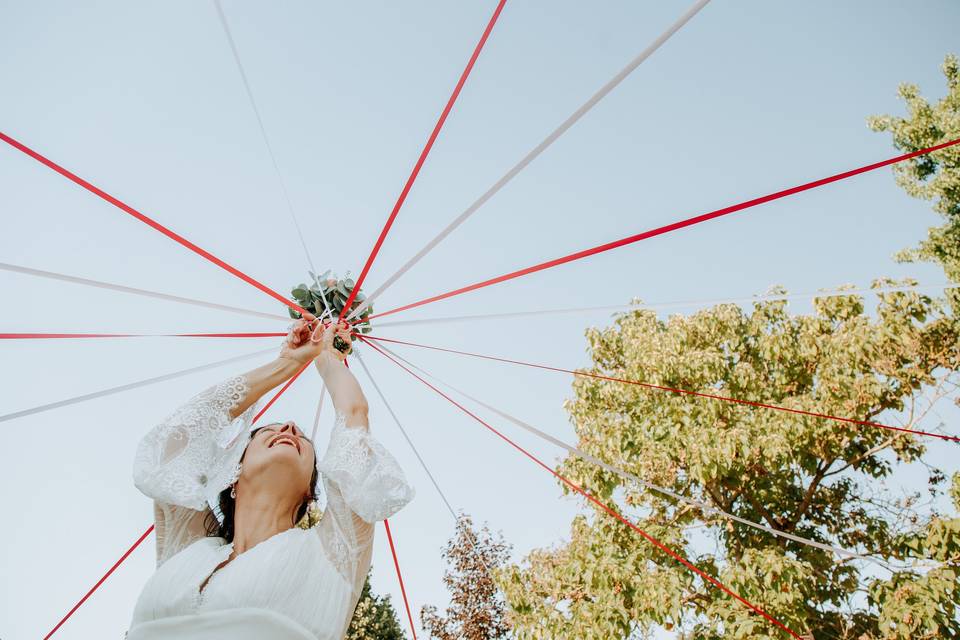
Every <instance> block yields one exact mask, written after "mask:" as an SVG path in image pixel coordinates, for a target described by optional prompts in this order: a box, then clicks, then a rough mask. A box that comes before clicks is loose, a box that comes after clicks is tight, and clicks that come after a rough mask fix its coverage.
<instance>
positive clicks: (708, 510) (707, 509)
mask: <svg viewBox="0 0 960 640" xmlns="http://www.w3.org/2000/svg"><path fill="white" fill-rule="evenodd" d="M377 347H378V348H379V349H382V350H383V351H385V352H386V353H389V354H390V355H391V356H393V357H394V358H396V359H398V360H400V361H402V362H404V363H405V364H407V365H408V366H410V367H411V368H413V369H415V370H417V371H419V372H420V373H422V374H423V375H425V376H427V377H428V378H430V379H432V380H435V381H436V382H438V383H440V384H442V385H443V386H445V387H447V388H448V389H450V390H452V391H454V392H455V393H457V394H459V395H461V396H463V397H464V398H467V399H468V400H470V401H471V402H474V403H476V404H478V405H480V406H482V407H484V408H486V409H487V410H489V411H492V412H494V413H496V414H497V415H499V416H500V417H502V418H504V419H505V420H508V421H510V422H512V423H513V424H515V425H516V426H518V427H520V428H521V429H523V430H525V431H527V432H528V433H531V434H533V435H535V436H537V437H538V438H541V439H543V440H546V441H547V442H549V443H551V444H554V445H556V446H558V447H560V448H561V449H564V450H566V451H567V452H569V453H571V454H573V455H575V456H577V457H579V458H581V459H583V460H586V461H588V462H591V463H593V464H595V465H597V466H599V467H601V468H603V469H605V470H607V471H609V472H611V473H615V474H617V475H618V476H620V477H621V478H623V479H625V480H627V481H629V482H633V483H636V484H638V485H640V486H642V487H645V488H646V489H649V490H651V491H655V492H657V493H660V494H662V495H666V496H669V497H671V498H673V499H674V500H677V501H679V502H683V503H685V504H688V505H690V506H693V507H697V508H698V509H701V510H702V511H703V512H704V513H705V514H707V515H719V516H723V517H725V518H728V519H730V520H733V521H735V522H739V523H740V524H743V525H746V526H748V527H752V528H754V529H758V530H760V531H765V532H766V533H770V534H772V535H775V536H778V537H782V538H787V539H788V540H793V541H794V542H798V543H800V544H804V545H807V546H810V547H815V548H817V549H821V550H823V551H830V552H832V553H835V554H837V555H838V556H841V557H847V558H856V559H858V560H866V561H869V562H872V563H874V564H877V565H879V566H881V567H883V568H884V569H887V570H891V571H892V569H891V567H890V565H889V564H888V563H886V562H885V561H884V560H882V559H880V558H876V557H874V556H870V555H864V554H860V553H857V552H855V551H850V550H848V549H844V548H842V547H834V546H832V545H828V544H824V543H822V542H817V541H816V540H810V539H809V538H804V537H802V536H797V535H793V534H791V533H787V532H785V531H780V530H779V529H774V528H773V527H768V526H766V525H764V524H760V523H758V522H753V521H752V520H747V519H745V518H741V517H740V516H737V515H734V514H732V513H728V512H726V511H723V510H722V509H718V508H717V507H715V506H713V505H710V504H707V503H704V502H700V501H698V500H694V499H692V498H688V497H686V496H684V495H681V494H679V493H676V492H674V491H671V490H670V489H667V488H665V487H661V486H658V485H655V484H653V483H650V482H647V481H646V480H644V479H642V478H640V477H638V476H636V475H634V474H632V473H628V472H627V471H623V470H622V469H618V468H617V467H614V466H613V465H610V464H607V463H606V462H604V461H603V460H600V459H599V458H597V457H595V456H592V455H590V454H589V453H587V452H585V451H583V450H581V449H579V448H577V447H574V446H572V445H569V444H567V443H565V442H563V441H562V440H558V439H557V438H554V437H553V436H551V435H549V434H547V433H545V432H543V431H541V430H540V429H537V428H536V427H534V426H532V425H530V424H527V423H526V422H523V421H522V420H520V419H519V418H515V417H513V416H512V415H510V414H508V413H506V412H505V411H502V410H500V409H497V408H495V407H493V406H491V405H489V404H487V403H485V402H483V401H482V400H478V399H476V398H474V397H473V396H471V395H469V394H468V393H466V392H464V391H461V390H460V389H458V388H456V387H454V386H453V385H451V384H449V383H447V382H445V381H443V380H441V379H440V378H438V377H437V376H435V375H433V374H431V373H428V372H427V371H424V370H423V369H421V368H420V367H418V366H417V365H415V364H413V363H412V362H410V361H409V360H407V359H406V358H404V357H403V356H400V355H398V354H397V353H395V352H394V351H392V350H390V349H388V348H387V347H385V346H383V345H382V344H378V345H377Z"/></svg>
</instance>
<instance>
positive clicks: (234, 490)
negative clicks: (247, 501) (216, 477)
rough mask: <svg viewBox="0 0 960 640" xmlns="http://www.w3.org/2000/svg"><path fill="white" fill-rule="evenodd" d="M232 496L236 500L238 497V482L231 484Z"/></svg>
mask: <svg viewBox="0 0 960 640" xmlns="http://www.w3.org/2000/svg"><path fill="white" fill-rule="evenodd" d="M230 497H231V498H233V499H234V500H236V499H237V484H236V483H233V484H232V485H230Z"/></svg>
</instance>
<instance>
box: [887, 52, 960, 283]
mask: <svg viewBox="0 0 960 640" xmlns="http://www.w3.org/2000/svg"><path fill="white" fill-rule="evenodd" d="M942 69H943V75H944V76H945V77H946V80H947V95H946V96H945V97H944V98H943V99H942V100H940V101H939V102H937V103H936V104H930V102H928V101H927V100H925V99H924V98H923V96H921V95H920V89H919V87H917V86H916V85H913V84H903V85H901V86H900V89H899V94H900V97H901V98H903V100H904V102H905V103H906V106H907V117H905V118H901V117H897V116H889V115H886V116H874V117H873V118H870V120H869V124H870V126H871V127H872V128H873V129H874V130H875V131H889V132H890V133H891V134H892V135H893V144H894V145H895V146H896V147H897V148H898V149H901V150H902V151H904V152H906V153H909V152H913V151H917V150H918V149H924V148H927V147H932V146H934V145H937V144H940V143H942V142H947V141H950V140H956V139H958V138H960V60H958V59H957V56H955V55H948V56H947V57H946V60H944V62H943V67H942ZM894 172H895V174H896V177H897V182H898V184H900V186H901V187H903V189H904V190H905V191H906V192H907V193H908V194H910V195H911V196H914V197H916V198H922V199H924V200H932V201H933V202H934V205H933V208H934V210H935V211H936V212H937V213H939V214H940V215H942V216H943V218H944V220H945V223H944V224H943V225H941V226H939V227H933V228H931V229H930V230H929V233H928V235H927V239H926V240H925V241H923V242H922V243H921V244H920V246H919V247H917V248H915V249H912V250H908V251H904V252H902V253H901V254H900V259H901V260H905V261H912V260H930V261H934V262H938V263H940V265H941V266H942V267H943V269H944V272H945V273H946V274H947V277H949V278H950V279H951V280H953V281H954V282H960V146H954V147H948V148H946V149H941V150H940V151H935V152H934V153H931V154H929V155H926V156H923V157H920V158H915V159H913V160H911V161H909V162H904V163H901V164H899V165H897V166H896V167H895V168H894ZM955 300H956V298H955Z"/></svg>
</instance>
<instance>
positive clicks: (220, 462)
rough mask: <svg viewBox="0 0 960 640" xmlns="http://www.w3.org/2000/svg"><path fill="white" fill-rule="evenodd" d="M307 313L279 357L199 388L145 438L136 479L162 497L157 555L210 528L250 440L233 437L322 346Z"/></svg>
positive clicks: (164, 555) (145, 490) (158, 511)
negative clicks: (206, 521) (214, 503)
mask: <svg viewBox="0 0 960 640" xmlns="http://www.w3.org/2000/svg"><path fill="white" fill-rule="evenodd" d="M309 338H310V329H309V326H308V323H307V322H305V321H300V322H297V323H295V324H294V325H293V327H292V328H291V330H290V333H289V334H288V335H287V339H286V340H285V341H284V345H283V347H282V349H281V350H280V354H279V355H278V356H277V358H275V359H274V360H273V361H272V362H270V363H268V364H265V365H263V366H261V367H257V368H256V369H253V370H251V371H248V372H246V373H244V374H241V375H239V376H235V377H233V378H229V379H228V380H225V381H223V382H221V383H220V384H218V385H215V386H213V387H210V388H208V389H206V390H204V391H202V392H201V393H199V394H197V395H196V396H194V397H193V398H191V399H190V400H189V401H187V402H186V403H185V404H183V405H181V406H180V407H179V408H178V409H177V410H176V411H174V412H173V413H172V414H171V415H170V416H168V417H167V418H166V419H165V420H164V421H163V422H161V423H160V424H158V425H156V426H154V427H153V428H152V429H151V430H150V431H149V432H148V433H147V434H146V435H145V436H144V437H143V438H142V439H141V441H140V444H139V445H138V447H137V453H136V458H135V460H134V467H133V480H134V484H135V485H136V486H137V488H138V489H140V491H141V492H143V493H144V494H145V495H147V496H149V497H151V498H153V500H154V517H155V526H156V530H157V563H158V564H160V563H162V562H163V561H164V560H166V559H167V558H169V557H170V556H172V555H173V554H174V553H176V552H177V551H179V550H180V549H182V548H183V547H184V546H186V545H187V544H189V543H190V542H192V541H193V540H195V539H197V538H198V537H200V536H202V535H204V528H203V517H204V516H205V515H206V512H207V510H208V505H209V504H210V501H211V500H215V499H216V495H217V494H218V493H219V490H220V489H221V488H222V487H221V486H220V485H221V484H222V482H223V480H224V478H223V476H224V475H225V474H228V473H230V471H231V467H234V466H235V465H236V462H237V461H236V460H226V458H228V457H230V456H236V455H237V452H238V451H239V452H240V453H242V448H238V447H234V448H228V446H227V445H229V444H230V442H231V441H233V440H235V439H236V438H237V437H240V436H242V435H244V434H245V433H246V431H247V429H248V428H249V427H250V424H251V422H252V420H253V415H254V413H255V406H256V403H257V401H258V400H259V399H260V398H261V397H262V396H263V395H264V394H265V393H267V392H268V391H270V389H272V388H274V387H276V386H277V385H279V384H282V383H283V382H285V381H287V380H289V379H290V378H291V377H292V376H293V375H294V374H296V372H297V371H299V370H300V368H301V367H303V366H304V364H306V363H309V362H310V361H311V360H312V359H313V358H314V357H315V356H316V354H317V353H319V351H320V345H319V344H318V343H313V342H311V341H310V339H309Z"/></svg>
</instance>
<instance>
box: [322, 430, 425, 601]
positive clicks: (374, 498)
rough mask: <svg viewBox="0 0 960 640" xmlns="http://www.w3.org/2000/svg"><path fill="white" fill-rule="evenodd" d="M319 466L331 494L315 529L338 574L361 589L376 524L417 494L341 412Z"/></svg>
mask: <svg viewBox="0 0 960 640" xmlns="http://www.w3.org/2000/svg"><path fill="white" fill-rule="evenodd" d="M317 466H318V468H319V469H320V473H321V474H322V475H323V484H324V489H325V490H326V493H327V508H326V511H325V512H324V516H323V519H322V520H321V521H320V524H319V525H318V526H317V533H318V535H319V536H320V539H321V541H322V543H323V547H324V551H325V553H326V555H327V557H328V559H329V560H330V562H331V563H332V564H333V565H334V566H335V567H336V568H337V571H338V573H340V575H341V576H342V577H343V578H344V580H346V581H347V582H348V583H350V584H351V585H354V586H355V588H356V589H360V588H361V587H362V585H363V579H364V577H365V576H366V571H367V568H368V567H369V563H370V549H371V545H372V541H373V523H375V522H376V521H378V520H383V519H385V518H389V517H390V516H391V515H393V514H394V513H396V512H397V511H399V510H400V509H401V508H402V507H403V506H404V505H406V504H407V503H408V502H410V500H412V499H413V496H414V494H415V492H414V490H413V487H411V486H410V485H409V484H407V480H406V477H405V476H404V474H403V471H402V470H401V469H400V465H399V464H398V463H397V461H396V459H395V458H394V457H393V456H392V455H390V453H389V452H388V451H387V450H386V449H385V448H384V447H383V445H382V444H380V443H379V442H378V441H377V440H376V439H374V438H373V436H371V435H370V432H369V431H368V430H367V429H366V427H361V426H354V427H348V426H347V424H346V417H345V416H344V415H343V414H341V413H339V412H338V414H337V420H336V423H335V424H334V427H333V431H332V432H331V434H330V444H329V445H328V447H327V451H326V453H325V454H324V456H323V458H322V459H321V460H320V461H319V462H318V464H317ZM358 581H359V584H358Z"/></svg>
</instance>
